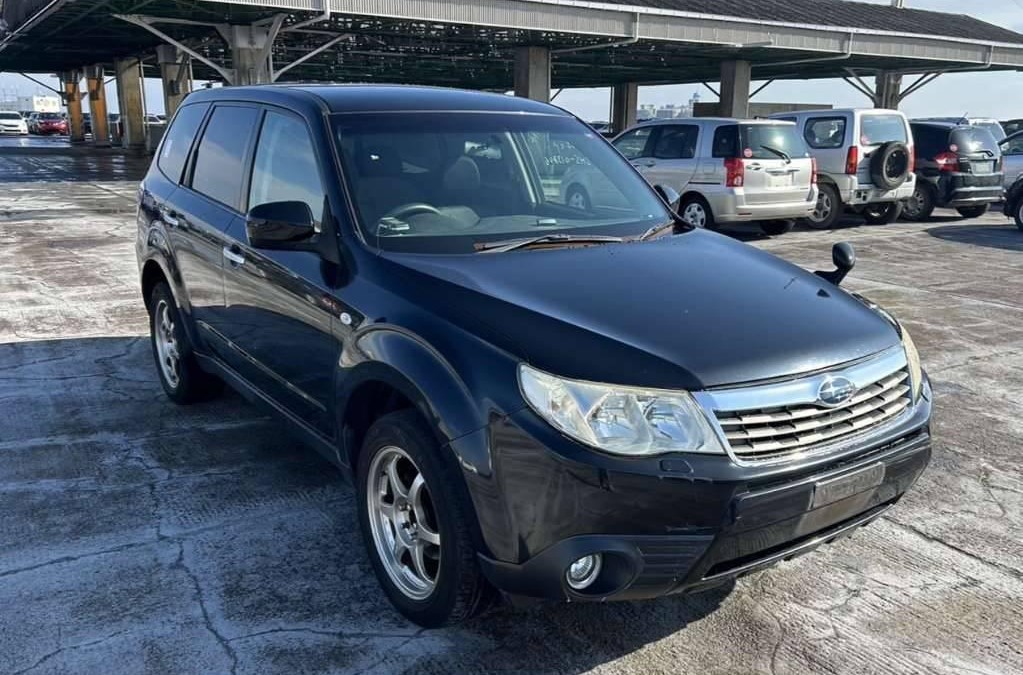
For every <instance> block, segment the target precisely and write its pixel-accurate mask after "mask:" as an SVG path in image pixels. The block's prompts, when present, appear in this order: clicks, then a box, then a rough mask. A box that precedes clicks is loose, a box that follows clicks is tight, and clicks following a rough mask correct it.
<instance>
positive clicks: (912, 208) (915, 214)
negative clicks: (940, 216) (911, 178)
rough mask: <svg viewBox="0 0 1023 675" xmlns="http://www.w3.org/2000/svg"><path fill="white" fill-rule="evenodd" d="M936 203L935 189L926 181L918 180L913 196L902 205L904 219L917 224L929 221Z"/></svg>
mask: <svg viewBox="0 0 1023 675" xmlns="http://www.w3.org/2000/svg"><path fill="white" fill-rule="evenodd" d="M936 201H937V199H936V196H935V194H934V188H933V187H931V186H930V184H928V183H926V182H925V181H923V180H920V179H918V180H917V181H916V190H914V191H913V196H912V197H910V198H909V199H907V200H906V201H905V202H903V204H902V217H903V218H905V219H906V220H913V221H916V222H922V221H925V220H928V219H929V218H930V217H931V214H932V213H934V207H935V202H936Z"/></svg>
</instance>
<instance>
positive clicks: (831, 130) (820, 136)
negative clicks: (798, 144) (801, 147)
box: [803, 117, 845, 150]
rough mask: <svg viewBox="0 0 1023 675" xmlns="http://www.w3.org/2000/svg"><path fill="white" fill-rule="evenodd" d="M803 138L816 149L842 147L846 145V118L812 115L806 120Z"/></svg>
mask: <svg viewBox="0 0 1023 675" xmlns="http://www.w3.org/2000/svg"><path fill="white" fill-rule="evenodd" d="M803 138H804V139H806V144H807V145H809V146H810V147H811V148H814V149H815V150H828V149H834V148H841V147H842V146H843V145H845V118H844V117H811V118H810V119H808V120H807V121H806V127H805V128H804V129H803Z"/></svg>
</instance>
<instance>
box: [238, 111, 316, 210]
mask: <svg viewBox="0 0 1023 675" xmlns="http://www.w3.org/2000/svg"><path fill="white" fill-rule="evenodd" d="M323 198H324V193H323V183H322V182H321V180H320V169H319V165H318V163H317V161H316V152H315V151H314V150H313V142H312V139H311V138H310V137H309V130H308V129H307V128H306V125H305V122H303V121H302V120H300V119H298V118H297V117H292V116H291V115H285V114H281V113H276V112H268V113H267V114H266V117H265V118H264V120H263V129H262V131H260V133H259V143H258V144H257V145H256V158H255V162H254V163H253V165H252V183H251V185H250V187H249V208H250V209H251V208H252V207H253V206H259V205H260V204H267V203H270V202H290V201H296V202H304V203H305V204H307V205H308V206H309V210H310V211H311V212H312V214H313V220H314V221H315V222H317V223H318V222H320V220H321V219H322V218H323Z"/></svg>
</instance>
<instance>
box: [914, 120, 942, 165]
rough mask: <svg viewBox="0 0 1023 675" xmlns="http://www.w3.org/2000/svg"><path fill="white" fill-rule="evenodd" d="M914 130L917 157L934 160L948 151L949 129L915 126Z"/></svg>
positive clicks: (925, 125) (922, 125)
mask: <svg viewBox="0 0 1023 675" xmlns="http://www.w3.org/2000/svg"><path fill="white" fill-rule="evenodd" d="M912 128H913V145H914V147H915V149H916V156H917V157H927V158H933V157H937V156H938V155H940V154H941V153H943V152H945V151H947V150H948V127H932V126H929V125H927V124H914V125H912Z"/></svg>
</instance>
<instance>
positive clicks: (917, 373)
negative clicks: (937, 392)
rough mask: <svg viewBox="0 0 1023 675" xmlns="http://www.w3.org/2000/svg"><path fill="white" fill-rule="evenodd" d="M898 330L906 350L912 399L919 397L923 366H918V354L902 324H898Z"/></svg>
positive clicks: (922, 380)
mask: <svg viewBox="0 0 1023 675" xmlns="http://www.w3.org/2000/svg"><path fill="white" fill-rule="evenodd" d="M899 332H901V333H902V348H903V349H905V350H906V363H907V364H909V379H910V385H911V386H912V388H913V400H914V401H916V400H917V399H918V398H920V389H921V388H922V387H923V386H924V373H923V368H921V367H920V354H919V353H918V352H917V351H916V345H915V344H913V338H911V337H910V336H909V331H908V330H906V327H905V326H903V325H902V324H899Z"/></svg>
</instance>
